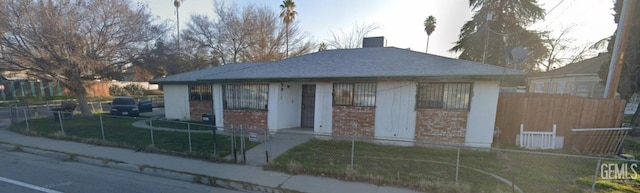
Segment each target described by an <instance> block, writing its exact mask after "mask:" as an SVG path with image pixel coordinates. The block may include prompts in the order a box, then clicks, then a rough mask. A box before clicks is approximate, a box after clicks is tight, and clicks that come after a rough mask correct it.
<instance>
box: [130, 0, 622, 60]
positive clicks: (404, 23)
mask: <svg viewBox="0 0 640 193" xmlns="http://www.w3.org/2000/svg"><path fill="white" fill-rule="evenodd" d="M136 1H138V2H142V3H146V4H148V5H149V8H150V9H151V13H152V14H154V15H156V16H158V17H159V18H160V19H161V20H162V21H165V22H167V24H170V25H174V26H175V22H176V10H175V7H174V6H173V0H136ZM224 1H225V3H235V4H237V6H239V7H242V6H245V5H248V4H254V5H257V6H266V7H269V8H271V9H273V10H274V11H276V13H279V11H280V7H279V5H280V4H281V3H282V1H281V0H224ZM294 2H295V3H296V11H297V12H298V15H297V16H296V21H297V22H299V25H300V28H301V29H302V30H303V31H305V32H306V33H308V34H309V36H310V38H311V40H313V41H314V42H318V43H319V42H323V41H327V40H328V39H329V38H330V37H331V32H332V31H333V32H336V33H339V32H341V31H349V30H351V28H352V27H353V26H354V24H355V23H360V24H362V23H366V24H375V25H377V26H379V27H380V29H378V30H376V31H374V32H372V33H371V34H369V35H370V36H384V37H385V38H386V39H387V46H393V47H399V48H409V49H411V50H414V51H419V52H425V49H426V43H427V34H426V32H425V31H424V26H423V22H424V20H425V19H426V17H427V16H429V15H433V16H434V17H435V18H436V20H437V24H436V29H435V31H434V32H433V34H431V40H430V43H429V53H430V54H435V55H440V56H446V57H452V58H455V57H457V56H458V53H453V52H449V51H448V50H449V49H451V47H453V46H454V43H455V41H456V40H457V39H458V34H459V31H460V28H461V27H462V25H463V24H464V23H465V22H466V21H468V20H470V18H471V16H472V12H471V9H470V8H469V6H468V5H469V4H468V2H469V1H468V0H348V1H344V0H321V1H318V0H295V1H294ZM538 3H539V4H540V5H541V7H542V8H543V9H545V11H546V12H547V14H546V18H545V20H544V21H540V22H539V23H537V24H534V25H533V26H531V28H532V29H538V30H549V31H551V34H552V35H554V34H559V33H560V32H561V31H562V29H564V28H568V27H571V31H570V33H569V34H568V37H570V38H571V39H573V40H574V42H573V44H574V45H584V44H587V43H593V42H596V41H598V40H601V39H603V38H606V37H609V36H611V35H612V34H613V32H614V31H615V29H616V27H617V25H616V24H615V23H614V21H613V15H612V14H613V13H614V11H613V9H612V8H613V0H539V1H538ZM213 6H214V5H213V0H184V1H183V3H182V6H181V7H180V8H179V13H180V25H181V27H183V26H185V24H186V23H187V21H188V20H189V16H190V15H191V14H207V15H213V14H214V13H213Z"/></svg>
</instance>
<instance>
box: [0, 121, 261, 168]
mask: <svg viewBox="0 0 640 193" xmlns="http://www.w3.org/2000/svg"><path fill="white" fill-rule="evenodd" d="M139 120H140V119H139V118H138V119H134V118H130V117H112V116H102V123H103V127H104V136H105V140H106V141H102V129H101V125H100V116H94V117H90V118H85V117H80V116H75V117H74V118H73V119H68V120H64V121H63V127H62V128H61V127H60V124H59V123H58V122H56V121H55V120H54V119H53V118H51V117H48V118H42V119H32V120H29V122H28V123H29V128H30V130H29V131H27V129H26V123H24V122H23V123H21V124H16V125H13V126H12V129H13V130H15V131H18V132H22V133H27V134H32V135H41V136H45V137H51V138H57V139H66V140H74V141H81V142H86V143H93V144H102V145H109V146H118V147H125V148H131V149H135V150H139V151H142V150H144V151H160V152H167V153H173V154H176V153H178V154H182V155H190V156H197V157H201V158H207V159H208V158H212V156H213V153H214V138H213V135H212V133H209V132H208V133H191V146H192V152H191V153H189V136H188V133H186V132H176V131H159V130H154V131H153V142H154V145H153V146H152V145H151V140H152V139H151V131H150V130H149V129H143V128H136V127H133V126H132V124H133V122H135V121H139ZM176 124H177V123H176ZM63 129H64V134H63V133H62V130H63ZM192 129H193V128H192ZM236 139H237V140H238V141H239V140H240V137H237V138H236ZM215 140H216V142H217V143H216V144H217V148H216V150H217V151H216V153H217V154H218V156H217V157H225V156H227V155H229V154H231V137H230V136H224V135H216V138H215ZM239 144H240V143H239V142H238V143H237V145H238V146H237V147H239ZM245 144H246V146H247V149H250V148H252V147H254V146H256V145H258V143H256V142H252V141H249V140H248V139H247V138H245Z"/></svg>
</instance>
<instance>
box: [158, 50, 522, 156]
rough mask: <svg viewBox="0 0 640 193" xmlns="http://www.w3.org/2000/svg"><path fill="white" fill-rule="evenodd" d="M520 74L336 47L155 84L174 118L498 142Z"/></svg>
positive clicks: (467, 63) (414, 54)
mask: <svg viewBox="0 0 640 193" xmlns="http://www.w3.org/2000/svg"><path fill="white" fill-rule="evenodd" d="M523 76H524V75H523V74H522V73H521V72H519V71H515V70H511V69H505V68H501V67H497V66H492V65H487V64H481V63H476V62H470V61H465V60H458V59H451V58H446V57H440V56H435V55H430V54H425V53H419V52H414V51H411V50H407V49H399V48H393V47H376V48H361V49H345V50H326V51H321V52H316V53H311V54H307V55H303V56H298V57H292V58H289V59H285V60H280V61H275V62H266V63H245V64H228V65H224V66H219V67H212V68H207V69H203V70H198V71H193V72H187V73H182V74H177V75H172V76H168V77H164V78H160V79H156V80H153V81H150V82H151V83H157V84H162V86H163V88H164V93H165V97H164V99H165V110H166V118H167V119H180V120H195V121H199V120H201V116H202V114H203V113H208V114H214V115H215V118H216V122H215V124H216V125H217V126H223V127H229V126H232V125H233V126H235V127H239V126H240V125H242V126H243V127H244V128H261V129H268V130H269V131H277V130H279V129H284V128H299V127H301V128H309V131H313V132H314V133H316V134H329V135H342V136H352V135H355V136H360V137H375V138H379V139H402V140H416V141H426V142H434V143H453V144H464V145H468V146H477V147H490V145H491V143H492V142H493V135H494V123H495V119H496V108H497V103H498V94H499V83H500V81H504V80H506V81H511V80H522V79H523Z"/></svg>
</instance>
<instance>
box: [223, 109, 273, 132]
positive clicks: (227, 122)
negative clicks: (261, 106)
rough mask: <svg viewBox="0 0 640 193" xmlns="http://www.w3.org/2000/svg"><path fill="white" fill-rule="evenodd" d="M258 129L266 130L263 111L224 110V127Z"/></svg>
mask: <svg viewBox="0 0 640 193" xmlns="http://www.w3.org/2000/svg"><path fill="white" fill-rule="evenodd" d="M232 125H233V126H234V127H238V128H239V127H240V125H242V128H258V129H264V130H267V129H268V128H267V111H265V110H224V127H231V126H232Z"/></svg>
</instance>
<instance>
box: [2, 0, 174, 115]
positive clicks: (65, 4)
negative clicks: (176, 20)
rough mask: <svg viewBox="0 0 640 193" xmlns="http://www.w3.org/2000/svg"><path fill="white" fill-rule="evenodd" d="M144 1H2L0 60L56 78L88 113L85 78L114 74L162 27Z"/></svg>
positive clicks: (41, 76)
mask: <svg viewBox="0 0 640 193" xmlns="http://www.w3.org/2000/svg"><path fill="white" fill-rule="evenodd" d="M151 18H152V17H151V15H150V13H149V12H148V10H147V8H146V7H145V6H141V5H138V6H137V7H134V6H132V5H131V4H130V2H128V1H125V0H104V1H85V0H58V1H44V0H43V1H2V3H1V4H0V21H4V22H0V24H1V27H0V29H4V30H6V31H5V33H3V34H2V36H1V37H0V38H1V39H0V45H1V46H2V47H3V50H2V53H0V63H1V64H2V65H4V66H6V67H8V68H12V69H16V70H27V71H28V72H29V73H30V75H33V76H36V77H39V78H42V79H50V80H55V81H58V82H60V83H61V84H62V85H63V86H64V87H66V88H67V89H69V91H70V92H71V93H73V94H74V96H75V97H76V98H77V100H78V102H79V104H80V111H81V112H82V114H83V115H84V116H90V115H91V111H90V109H89V107H88V105H87V91H86V90H85V87H84V82H85V81H84V80H87V79H92V78H94V77H95V76H103V77H104V76H110V75H114V74H119V73H118V71H117V70H118V67H119V66H122V65H124V64H126V63H128V62H129V60H130V58H132V57H134V53H136V51H137V50H138V49H139V48H141V47H143V46H144V45H145V43H147V42H148V41H151V40H154V39H156V38H157V37H156V36H157V34H160V33H161V32H163V30H164V28H163V27H162V26H157V25H153V24H152V19H151Z"/></svg>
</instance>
